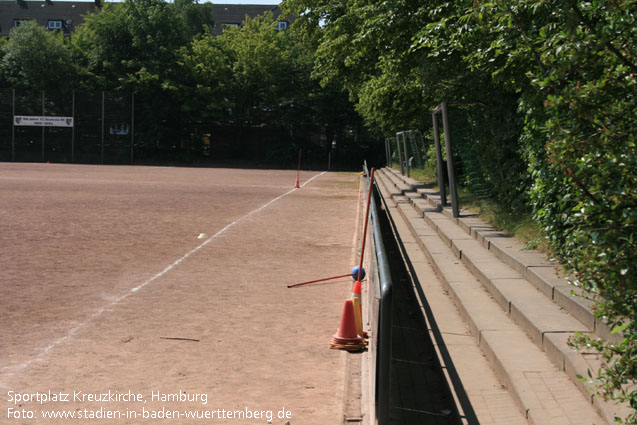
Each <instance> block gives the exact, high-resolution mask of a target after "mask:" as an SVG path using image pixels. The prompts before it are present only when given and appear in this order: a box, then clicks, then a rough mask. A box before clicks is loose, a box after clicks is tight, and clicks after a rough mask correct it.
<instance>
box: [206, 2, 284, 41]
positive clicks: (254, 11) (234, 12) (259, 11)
mask: <svg viewBox="0 0 637 425" xmlns="http://www.w3.org/2000/svg"><path fill="white" fill-rule="evenodd" d="M265 12H272V14H273V15H274V19H276V18H278V17H279V16H280V15H281V9H280V8H279V6H273V5H271V4H213V5H212V20H213V21H214V22H215V26H214V28H213V29H212V34H213V35H221V34H222V33H223V26H224V25H241V23H243V21H245V19H246V16H249V17H251V18H254V17H255V16H258V15H263V14H264V13H265Z"/></svg>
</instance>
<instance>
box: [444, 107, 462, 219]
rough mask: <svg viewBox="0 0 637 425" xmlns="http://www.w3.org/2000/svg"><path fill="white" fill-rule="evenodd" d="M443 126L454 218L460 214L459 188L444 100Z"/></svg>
mask: <svg viewBox="0 0 637 425" xmlns="http://www.w3.org/2000/svg"><path fill="white" fill-rule="evenodd" d="M442 126H443V130H444V133H445V149H446V150H447V173H448V174H449V192H451V210H452V212H453V216H454V218H458V216H459V215H460V211H459V210H460V209H459V208H458V188H457V186H456V167H455V165H454V163H453V152H452V150H451V146H452V145H451V136H450V134H449V133H450V132H449V119H448V114H447V102H442Z"/></svg>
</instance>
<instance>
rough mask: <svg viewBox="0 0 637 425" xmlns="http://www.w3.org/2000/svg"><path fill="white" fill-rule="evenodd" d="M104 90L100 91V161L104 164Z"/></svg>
mask: <svg viewBox="0 0 637 425" xmlns="http://www.w3.org/2000/svg"><path fill="white" fill-rule="evenodd" d="M104 98H105V95H104V91H102V149H101V162H102V164H104V115H105V112H104Z"/></svg>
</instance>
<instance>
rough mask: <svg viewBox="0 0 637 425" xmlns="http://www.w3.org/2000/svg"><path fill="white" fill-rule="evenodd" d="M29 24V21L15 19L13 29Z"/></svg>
mask: <svg viewBox="0 0 637 425" xmlns="http://www.w3.org/2000/svg"><path fill="white" fill-rule="evenodd" d="M27 22H29V20H28V19H14V20H13V28H18V27H20V26H22V25H24V24H26V23H27Z"/></svg>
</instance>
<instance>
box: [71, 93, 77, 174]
mask: <svg viewBox="0 0 637 425" xmlns="http://www.w3.org/2000/svg"><path fill="white" fill-rule="evenodd" d="M71 103H72V106H71V116H72V117H73V127H71V163H73V162H75V124H76V122H75V90H73V93H72V100H71Z"/></svg>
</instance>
